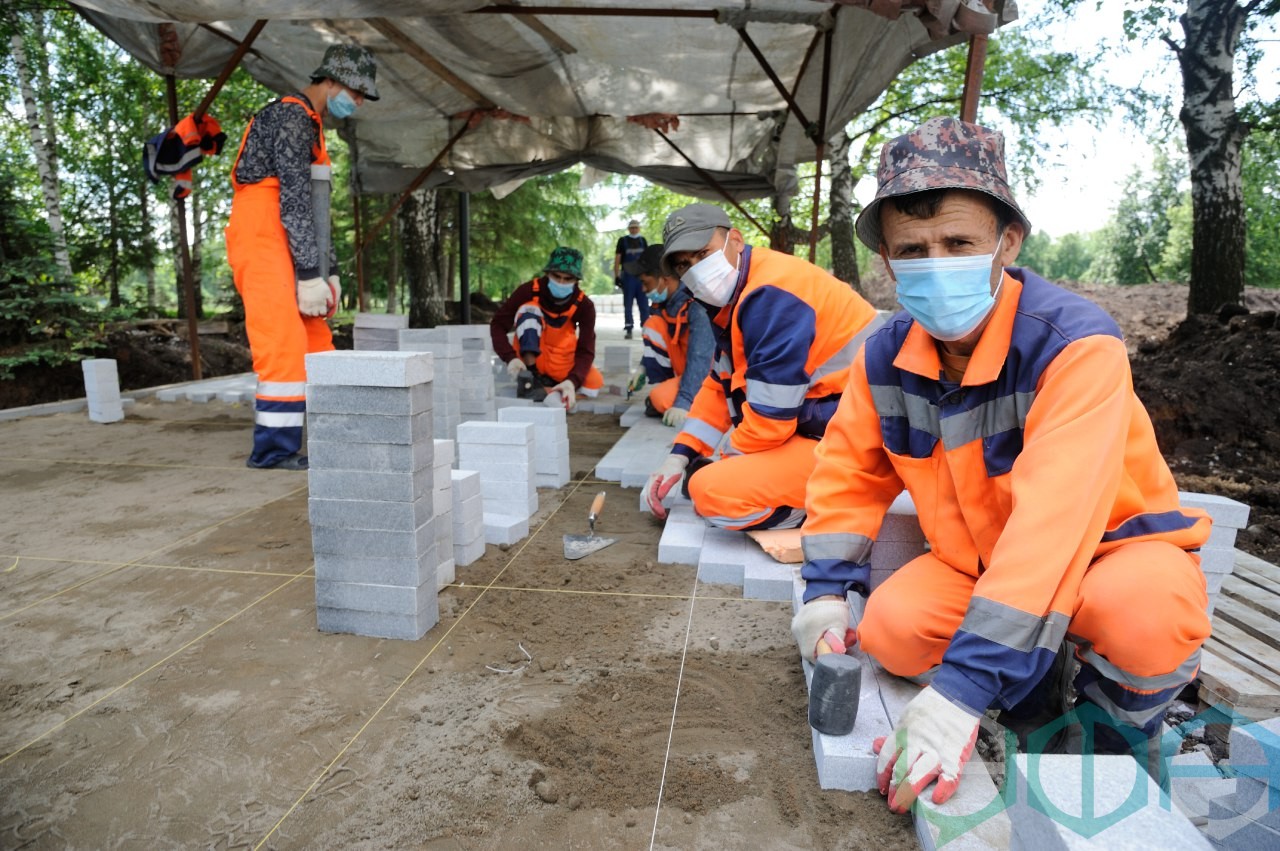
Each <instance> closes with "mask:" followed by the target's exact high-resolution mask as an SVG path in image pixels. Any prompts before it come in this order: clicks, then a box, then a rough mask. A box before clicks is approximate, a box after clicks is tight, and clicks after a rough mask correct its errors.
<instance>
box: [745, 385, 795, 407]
mask: <svg viewBox="0 0 1280 851" xmlns="http://www.w3.org/2000/svg"><path fill="white" fill-rule="evenodd" d="M807 392H809V385H807V384H770V383H769V382H767V381H757V380H756V379H754V378H748V379H747V401H748V402H750V403H751V405H752V406H753V407H758V406H760V405H768V406H769V407H770V408H799V407H800V406H801V405H802V404H804V394H805V393H807Z"/></svg>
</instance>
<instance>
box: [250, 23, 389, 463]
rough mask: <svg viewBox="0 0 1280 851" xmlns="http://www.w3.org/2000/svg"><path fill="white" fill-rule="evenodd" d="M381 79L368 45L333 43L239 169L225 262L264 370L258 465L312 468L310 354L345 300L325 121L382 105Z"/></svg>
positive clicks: (266, 110) (256, 131)
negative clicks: (306, 427) (306, 450)
mask: <svg viewBox="0 0 1280 851" xmlns="http://www.w3.org/2000/svg"><path fill="white" fill-rule="evenodd" d="M376 73H377V68H376V67H375V65H374V61H373V56H372V55H371V54H370V53H369V51H367V50H365V49H364V48H363V47H358V46H356V45H340V44H339V45H333V46H332V47H330V48H329V49H328V50H327V51H325V54H324V59H323V61H322V62H321V63H320V67H319V68H317V69H316V70H315V72H314V73H313V74H312V75H311V85H309V86H307V87H305V88H303V89H302V90H301V91H299V92H296V93H294V94H290V95H286V96H285V97H282V98H280V99H279V100H277V101H272V102H271V103H269V104H267V105H266V106H265V107H263V108H262V109H261V110H260V111H259V112H258V114H257V115H255V116H254V117H253V118H252V119H251V120H250V122H249V126H248V127H246V128H245V131H244V138H243V139H242V140H241V142H240V151H239V153H237V155H236V162H235V165H234V166H233V167H232V169H231V183H232V186H233V187H234V189H235V195H234V198H233V200H232V202H231V218H230V220H229V222H228V223H227V230H226V239H227V261H228V262H229V263H230V265H231V272H232V277H233V279H234V281H235V285H236V290H237V291H238V292H239V293H240V297H241V299H243V301H244V314H245V330H246V331H247V333H248V335H249V348H250V350H251V351H252V353H253V369H254V371H255V372H256V373H257V374H258V390H257V397H256V399H255V402H254V409H255V415H254V428H253V451H252V452H251V453H250V455H249V460H248V462H247V463H248V466H250V467H254V468H258V469H277V470H305V469H307V457H306V456H305V455H302V454H300V451H299V450H301V448H302V425H303V420H304V419H305V416H306V393H305V390H306V380H307V373H306V356H307V353H309V352H323V351H329V350H330V349H332V348H333V336H332V334H331V333H330V331H329V326H328V324H327V322H326V320H327V319H328V318H329V317H331V316H332V315H333V314H334V312H335V311H336V310H337V309H338V304H339V301H340V299H341V297H342V286H341V284H340V283H339V281H338V274H337V255H336V254H335V253H334V251H333V241H332V239H331V238H330V233H329V229H328V226H327V223H328V221H329V208H328V194H327V189H328V183H329V170H330V164H329V154H328V151H327V150H326V148H325V142H324V119H325V117H326V116H333V117H334V118H338V119H343V118H349V117H350V116H351V115H352V113H354V112H355V110H356V108H357V107H359V106H361V105H362V104H363V103H364V102H365V101H366V100H377V99H378V89H377V87H376V86H375V85H374V77H375V75H376Z"/></svg>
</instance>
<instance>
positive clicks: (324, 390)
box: [307, 382, 433, 417]
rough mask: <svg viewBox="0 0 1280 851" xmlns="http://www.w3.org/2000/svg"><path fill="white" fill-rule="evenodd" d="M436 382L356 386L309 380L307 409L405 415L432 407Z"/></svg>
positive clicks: (315, 411) (328, 412) (343, 412)
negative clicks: (393, 385)
mask: <svg viewBox="0 0 1280 851" xmlns="http://www.w3.org/2000/svg"><path fill="white" fill-rule="evenodd" d="M432 393H433V391H432V383H431V382H425V383H423V384H415V385H413V386H412V387H355V386H352V385H345V384H308V385H307V411H308V412H309V413H313V414H379V415H381V416H388V417H405V416H411V415H413V414H422V413H426V412H428V411H430V410H431V409H432V408H431V399H432Z"/></svg>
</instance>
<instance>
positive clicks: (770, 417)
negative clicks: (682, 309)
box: [644, 204, 879, 530]
mask: <svg viewBox="0 0 1280 851" xmlns="http://www.w3.org/2000/svg"><path fill="white" fill-rule="evenodd" d="M663 236H664V237H665V239H664V240H663V242H664V243H665V247H664V249H663V263H664V264H665V265H666V268H667V270H668V271H669V272H671V273H673V274H676V275H679V276H680V279H681V280H682V281H683V282H684V285H685V286H687V287H688V288H689V291H690V292H691V293H692V294H693V297H694V298H695V299H697V300H698V301H700V302H702V304H703V305H705V306H706V308H707V310H708V312H709V314H710V316H711V322H712V325H713V326H714V330H715V333H716V351H715V360H714V361H713V364H712V367H711V374H710V375H708V376H707V378H706V379H705V380H704V381H703V383H702V388H701V389H700V390H699V391H698V395H697V396H696V397H695V398H694V400H693V408H692V409H691V410H690V412H689V418H688V419H687V420H686V421H685V424H684V428H682V429H681V431H680V433H679V434H677V435H676V438H675V445H674V446H673V447H672V449H671V454H670V455H668V456H667V459H666V460H665V461H663V462H662V466H661V467H659V468H658V470H657V472H655V473H654V474H653V475H652V476H650V477H649V481H648V483H647V484H646V485H645V492H644V498H645V501H646V502H647V503H648V505H649V508H650V510H652V511H653V513H654V515H655V516H657V517H659V518H662V517H666V514H667V512H666V508H664V507H663V505H662V498H663V497H664V496H666V495H667V493H668V492H670V490H671V489H672V488H673V487H674V486H675V484H676V482H678V481H679V480H680V477H681V476H682V475H684V476H685V479H686V481H685V489H686V491H687V492H688V495H689V498H690V499H692V500H693V508H694V510H695V511H696V512H697V513H698V514H699V515H701V516H702V517H704V518H706V519H707V520H708V521H709V522H710V523H711V524H712V525H715V526H719V527H722V528H725V529H743V530H745V529H791V528H795V527H796V526H799V525H800V523H801V521H802V520H803V519H804V504H805V482H807V481H808V479H809V473H810V472H811V471H812V470H813V462H814V455H813V450H814V447H815V446H817V445H818V440H819V439H821V437H822V434H823V432H824V431H825V430H826V427H827V421H828V420H829V419H830V418H831V415H832V414H833V413H834V412H835V409H836V404H837V403H838V402H839V401H840V391H841V390H843V389H844V385H845V377H846V375H847V374H848V372H849V365H850V364H852V363H853V356H854V354H855V353H856V352H857V351H858V349H859V348H860V347H861V346H862V341H863V339H864V338H865V337H866V336H867V335H868V334H869V333H870V332H871V330H872V329H873V328H874V326H875V325H876V324H878V323H879V317H878V316H877V314H876V311H875V308H873V307H872V306H871V305H870V304H868V303H867V302H866V301H865V300H864V299H863V298H862V297H861V296H860V295H858V294H857V293H855V292H854V291H853V290H852V289H851V288H850V287H849V285H848V284H846V283H844V282H843V281H840V280H837V279H836V278H834V277H832V276H831V275H830V274H828V273H827V272H825V271H823V270H822V269H819V268H818V267H817V266H814V265H813V264H812V263H809V262H808V261H805V260H801V259H800V258H798V257H794V256H792V255H790V254H783V253H781V252H778V251H772V250H770V249H768V248H759V247H754V246H751V245H747V244H746V242H745V241H744V240H743V238H742V234H741V233H740V232H739V231H738V229H737V228H735V227H733V225H732V224H730V222H729V217H728V216H727V215H725V212H724V210H721V209H720V208H719V207H715V206H713V205H711V204H690V205H689V206H687V207H682V208H681V209H679V210H676V211H675V212H674V213H672V214H671V215H670V216H669V217H668V218H667V222H666V225H665V227H664V228H663ZM731 425H732V426H733V427H734V428H733V433H732V435H731V436H730V438H729V440H728V443H727V444H726V446H725V447H724V448H723V449H722V450H721V456H722V457H721V460H719V461H716V462H714V463H712V462H711V456H712V455H713V454H714V453H715V451H716V449H717V447H719V446H720V443H721V441H722V440H723V439H724V435H725V433H726V432H727V431H729V427H730V426H731ZM691 462H692V463H691ZM686 468H688V471H687V472H686Z"/></svg>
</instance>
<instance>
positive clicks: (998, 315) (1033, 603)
mask: <svg viewBox="0 0 1280 851" xmlns="http://www.w3.org/2000/svg"><path fill="white" fill-rule="evenodd" d="M817 457H818V463H817V467H816V468H815V470H814V473H813V476H812V477H811V478H810V479H809V485H808V493H807V501H806V508H807V510H808V519H807V520H806V521H805V525H804V536H803V543H804V553H805V559H806V562H805V565H804V567H803V569H802V575H803V577H804V578H805V579H806V580H807V582H808V585H807V588H806V591H805V599H806V601H807V600H811V599H813V598H814V597H817V596H820V595H824V594H839V595H844V594H846V593H847V592H848V591H849V590H851V589H852V590H855V591H857V592H859V593H866V588H867V583H868V580H869V578H870V577H869V566H868V559H869V555H870V550H871V544H872V542H873V541H874V540H875V537H876V534H877V533H878V532H879V530H880V523H881V520H882V519H883V517H884V513H885V511H886V510H887V508H888V507H889V504H890V503H891V502H892V501H893V498H894V497H895V496H896V495H897V494H898V493H900V492H901V491H902V489H903V488H904V487H905V488H906V490H907V491H908V492H909V493H910V494H911V497H912V499H913V500H914V501H915V505H916V510H917V512H918V514H919V517H920V525H921V527H922V528H923V530H924V534H925V537H926V538H927V540H928V541H929V545H930V547H931V548H932V553H933V555H934V556H936V557H937V558H939V559H941V560H942V561H944V562H946V563H947V564H948V565H951V566H952V567H953V568H955V569H956V570H959V571H963V572H965V573H968V574H970V575H971V576H974V577H976V579H977V583H976V586H975V589H974V596H973V599H972V602H971V603H970V605H969V609H968V612H967V613H966V615H965V618H964V621H963V623H962V625H961V627H960V630H959V631H958V632H957V633H956V636H955V638H954V639H953V640H952V642H951V645H950V647H949V648H948V650H947V652H946V653H945V654H944V656H943V662H942V666H941V668H940V670H939V671H938V673H937V674H936V675H935V677H934V681H933V682H934V685H935V687H938V688H939V689H940V690H942V691H943V692H944V693H946V694H947V695H949V696H950V697H952V698H953V699H956V700H959V701H960V702H962V703H964V704H965V705H967V706H969V707H971V708H972V709H974V710H976V711H981V710H984V709H986V708H987V707H989V706H991V705H993V702H994V700H995V699H996V698H998V697H999V696H1000V695H1001V694H1002V693H1005V692H1006V691H1007V689H1008V688H1009V687H1010V686H1011V685H1014V686H1016V684H1018V683H1021V682H1023V681H1025V679H1026V678H1027V677H1029V676H1032V675H1034V673H1036V671H1035V670H1034V669H1035V668H1036V667H1037V665H1038V664H1039V663H1038V662H1037V661H1036V659H1037V658H1039V657H1038V656H1037V654H1036V653H1035V650H1036V648H1049V649H1053V648H1056V647H1057V646H1058V644H1059V643H1060V642H1061V640H1062V638H1063V636H1064V635H1065V633H1066V629H1067V625H1068V623H1069V621H1070V619H1071V615H1072V612H1073V608H1074V605H1075V602H1076V599H1077V597H1078V592H1079V589H1080V583H1081V581H1082V580H1083V578H1084V575H1085V572H1086V571H1087V570H1088V569H1089V566H1090V563H1091V562H1092V561H1093V560H1094V559H1096V558H1097V557H1099V556H1100V555H1102V554H1104V553H1106V552H1108V551H1110V550H1111V549H1113V548H1115V547H1118V546H1121V545H1123V544H1126V543H1129V542H1134V541H1145V540H1163V541H1167V542H1169V543H1172V544H1173V545H1175V546H1177V547H1180V548H1182V549H1185V550H1195V549H1197V548H1199V547H1200V545H1202V544H1203V543H1204V542H1205V541H1206V540H1207V539H1208V537H1209V528H1210V521H1209V518H1208V516H1206V515H1205V514H1204V513H1203V512H1201V511H1198V510H1193V509H1182V508H1180V507H1179V505H1178V489H1177V486H1176V485H1175V483H1174V480H1173V476H1172V474H1171V473H1170V472H1169V467H1168V465H1167V464H1165V461H1164V458H1163V457H1162V456H1161V454H1160V450H1159V447H1157V445H1156V439H1155V432H1154V430H1153V429H1152V426H1151V420H1150V418H1149V417H1148V416H1147V412H1146V409H1145V408H1144V407H1143V406H1142V403H1141V402H1140V401H1139V400H1138V398H1137V396H1136V395H1135V394H1134V391H1133V382H1132V376H1131V374H1130V371H1129V358H1128V355H1127V353H1126V351H1125V346H1124V341H1123V339H1122V338H1121V334H1120V330H1119V328H1117V327H1116V324H1115V322H1114V321H1113V320H1112V319H1111V317H1110V316H1108V315H1107V314H1106V313H1105V312H1104V311H1103V310H1102V309H1101V308H1099V307H1097V306H1096V305H1094V304H1092V303H1091V302H1089V301H1087V300H1085V299H1083V298H1081V297H1079V296H1076V295H1074V294H1072V293H1068V292H1066V291H1065V290H1063V289H1061V288H1059V287H1056V286H1053V285H1052V284H1049V283H1048V282H1046V281H1044V280H1043V279H1041V278H1039V277H1038V276H1036V275H1034V274H1033V273H1031V272H1028V271H1026V270H1023V269H1013V270H1006V273H1005V277H1004V284H1003V294H1002V296H1001V298H1000V301H999V303H998V304H997V306H996V308H995V311H994V313H993V314H992V317H991V320H990V323H989V324H988V325H987V327H986V329H985V330H984V331H983V334H982V337H981V339H980V340H979V342H978V345H977V348H976V349H975V350H974V352H973V355H972V357H971V360H970V362H969V365H968V367H967V369H966V371H965V374H964V378H963V381H962V383H961V384H960V385H956V384H953V383H951V382H949V381H947V380H946V379H945V378H944V377H943V374H942V365H941V363H940V360H939V358H938V353H937V349H936V347H935V344H934V341H933V339H932V338H931V337H929V335H928V334H927V333H925V331H924V329H923V328H921V327H920V326H919V325H918V324H916V323H915V322H914V321H913V320H912V319H911V318H910V317H909V316H907V315H906V314H905V313H900V314H898V315H897V316H895V317H894V318H893V319H891V320H890V321H889V323H888V324H887V325H886V326H885V327H883V328H882V329H880V331H879V332H877V333H876V334H874V335H872V337H871V339H869V340H868V341H867V344H866V347H865V349H864V350H863V351H862V352H860V353H859V355H858V358H857V360H856V361H855V362H854V365H853V368H852V369H851V370H850V372H849V386H848V389H847V390H846V391H845V394H844V398H843V399H842V400H841V403H840V407H839V409H838V410H837V411H836V414H835V416H834V417H833V418H832V420H831V423H830V425H829V426H828V428H827V432H826V436H825V437H824V438H823V440H822V442H821V443H820V444H819V445H818V449H817ZM1134 604H1135V605H1141V601H1140V600H1135V601H1134ZM1040 656H1043V654H1040Z"/></svg>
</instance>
